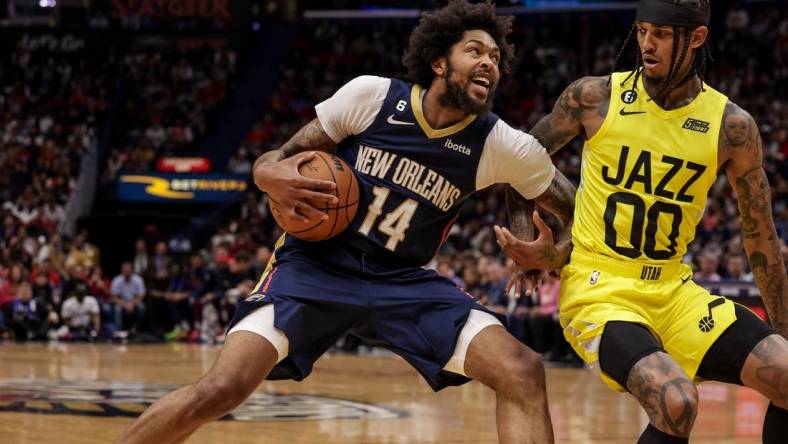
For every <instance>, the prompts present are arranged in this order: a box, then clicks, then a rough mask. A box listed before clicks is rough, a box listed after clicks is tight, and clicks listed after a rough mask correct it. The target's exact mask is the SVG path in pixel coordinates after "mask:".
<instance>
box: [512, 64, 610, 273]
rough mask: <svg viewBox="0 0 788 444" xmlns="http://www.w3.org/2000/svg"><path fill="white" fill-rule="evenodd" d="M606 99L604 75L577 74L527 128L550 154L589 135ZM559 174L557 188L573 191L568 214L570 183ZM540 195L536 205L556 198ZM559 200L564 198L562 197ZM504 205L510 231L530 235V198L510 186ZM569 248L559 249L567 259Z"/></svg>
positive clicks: (524, 236) (599, 122) (522, 236)
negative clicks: (541, 114)
mask: <svg viewBox="0 0 788 444" xmlns="http://www.w3.org/2000/svg"><path fill="white" fill-rule="evenodd" d="M609 102H610V86H609V85H608V83H607V78H606V77H583V78H580V79H578V80H576V81H575V82H573V83H572V84H571V85H569V86H568V87H567V88H566V89H565V90H564V92H563V93H561V95H560V96H559V97H558V100H556V102H555V105H553V110H552V111H551V112H550V113H549V114H547V115H546V116H544V117H542V118H541V119H540V120H539V122H537V123H536V125H535V126H534V127H533V128H532V129H531V131H530V133H531V135H532V136H534V137H535V138H536V140H538V141H539V143H541V144H542V146H544V147H545V148H546V149H547V151H548V152H549V153H550V154H554V153H555V152H556V151H558V150H559V149H560V148H561V147H563V146H564V145H566V143H567V142H569V141H570V140H572V139H574V138H575V137H576V136H578V135H579V134H585V135H587V136H588V137H592V136H593V134H595V133H596V131H597V130H598V129H599V127H600V126H601V125H602V122H603V121H604V120H605V116H606V115H607V108H608V104H609ZM561 178H562V181H561V182H562V183H561V184H558V185H557V186H558V188H557V189H561V190H562V191H564V192H565V191H567V190H568V189H569V188H568V187H571V190H572V193H573V194H572V199H571V202H572V206H570V207H569V212H568V214H569V215H570V217H571V213H572V208H573V206H574V187H573V186H572V185H571V184H570V183H569V181H568V180H566V178H565V177H564V176H563V175H561ZM554 185H556V184H554ZM567 186H568V187H567ZM544 197H545V199H544V202H539V201H538V200H537V202H536V203H537V204H539V205H540V206H541V205H542V203H545V204H547V205H550V204H551V203H552V204H553V205H555V204H556V201H551V197H552V198H554V197H556V195H555V194H552V195H551V194H545V196H544ZM564 197H565V196H564ZM563 201H567V200H566V199H563ZM558 202H560V201H558ZM506 205H507V210H508V213H509V226H510V227H511V231H512V233H513V234H514V235H515V236H516V237H517V238H519V239H526V240H530V239H532V238H533V235H534V226H533V222H532V219H531V215H532V213H533V210H534V204H533V202H530V201H528V200H526V199H525V198H523V197H522V196H520V194H518V193H517V192H516V191H514V190H512V189H511V187H510V188H509V189H508V190H507V193H506ZM559 206H560V204H559ZM546 208H547V207H546ZM548 209H549V208H548ZM551 212H553V211H551ZM553 213H554V212H553ZM554 214H555V213H554ZM562 222H563V223H564V225H565V229H564V231H563V235H565V236H569V235H571V230H570V229H569V227H568V225H569V224H568V223H567V220H562ZM562 238H563V236H562ZM559 243H560V242H559ZM567 244H568V241H567ZM569 251H571V249H569V248H564V249H563V250H562V253H563V254H565V255H566V260H569V259H568V258H569V256H568V253H569ZM559 268H560V267H559Z"/></svg>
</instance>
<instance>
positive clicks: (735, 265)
mask: <svg viewBox="0 0 788 444" xmlns="http://www.w3.org/2000/svg"><path fill="white" fill-rule="evenodd" d="M744 264H745V263H744V256H742V255H741V254H731V255H729V256H728V263H727V267H726V268H727V270H726V273H725V278H726V279H728V280H732V281H746V282H752V273H745V271H744Z"/></svg>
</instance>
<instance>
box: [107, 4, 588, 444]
mask: <svg viewBox="0 0 788 444" xmlns="http://www.w3.org/2000/svg"><path fill="white" fill-rule="evenodd" d="M510 31H511V17H496V16H495V9H494V6H493V5H491V4H477V5H470V4H466V3H465V2H464V1H452V2H451V3H450V4H449V6H447V7H446V8H444V9H441V10H439V11H437V12H435V13H433V14H430V15H427V16H425V17H424V18H423V19H422V21H421V23H420V24H419V26H418V27H417V28H416V29H415V30H414V31H413V34H412V35H411V38H410V44H409V47H408V49H407V51H406V53H405V56H404V59H403V62H404V64H405V66H406V67H407V68H408V71H409V74H410V77H411V79H412V80H413V81H414V83H413V84H409V83H405V82H403V81H400V80H396V79H388V78H381V77H372V76H362V77H358V78H356V79H354V80H352V81H350V82H349V83H348V84H346V85H345V86H343V87H342V88H340V89H339V90H338V91H337V92H336V93H335V94H334V95H333V96H332V97H331V98H329V99H328V100H326V101H324V102H322V103H320V104H319V105H317V107H316V112H317V118H316V119H314V120H313V121H312V122H310V123H309V124H307V125H306V126H305V127H303V128H302V129H301V130H299V131H298V132H297V133H296V135H295V136H293V138H292V139H290V140H289V141H288V142H287V143H286V144H285V145H284V146H282V147H281V148H280V149H279V150H276V151H272V152H269V153H266V154H265V155H263V156H262V157H261V158H260V159H258V160H257V162H256V163H255V167H254V178H255V183H256V184H257V185H258V186H259V187H260V188H261V189H262V190H263V191H265V192H267V193H269V195H270V196H271V198H274V199H276V200H277V201H278V202H280V203H282V205H283V206H285V207H286V208H287V211H289V214H290V216H291V217H293V218H304V219H310V220H317V219H318V218H322V217H325V214H323V213H322V212H320V211H319V210H318V209H316V208H314V207H312V206H310V204H308V203H307V201H306V199H307V198H309V199H311V200H313V201H318V202H325V203H328V204H335V203H336V202H335V200H334V199H335V198H334V196H333V195H332V194H330V193H331V191H332V190H333V186H334V184H333V183H332V182H328V183H326V182H322V181H316V180H309V179H306V178H304V177H302V176H300V175H299V174H298V172H297V169H298V165H300V164H301V163H303V162H306V161H308V160H309V159H311V158H312V157H313V156H314V154H310V152H309V151H311V150H323V151H332V152H335V153H336V154H337V155H338V156H339V157H341V158H343V159H344V160H345V161H347V162H348V164H350V165H352V166H353V167H354V169H355V171H356V175H357V177H358V180H359V185H360V188H361V202H360V206H359V211H358V214H357V215H356V217H355V219H354V221H353V222H352V223H351V225H350V226H349V227H348V228H347V230H345V231H344V232H343V233H342V234H341V235H340V236H338V237H337V238H334V239H331V240H328V241H321V242H305V241H301V240H298V239H295V238H293V237H291V236H285V237H283V239H282V240H280V242H279V243H278V245H277V247H276V251H275V254H274V257H273V259H272V261H271V263H270V264H269V267H268V269H267V270H266V271H265V272H264V273H263V276H262V277H261V279H260V282H259V283H258V285H257V287H256V288H255V290H254V291H253V293H252V295H251V296H250V297H249V298H247V299H246V300H245V301H244V302H242V303H240V304H239V307H238V310H237V313H236V315H235V318H234V319H233V321H232V322H231V325H230V329H229V332H228V334H227V340H226V342H225V344H224V348H223V350H222V352H221V354H220V355H219V357H218V358H217V359H216V362H215V363H214V365H213V367H212V368H211V369H210V370H209V371H208V373H207V374H206V375H205V376H204V377H203V378H202V379H200V380H199V381H198V382H196V383H194V384H191V385H188V386H186V387H183V388H181V389H179V390H177V391H175V392H173V393H171V394H169V395H167V396H165V397H164V398H162V399H161V400H159V401H158V402H156V403H155V404H154V405H152V406H151V407H150V408H149V409H148V410H147V411H146V412H145V413H144V414H143V415H142V416H141V417H140V418H139V419H138V420H137V421H136V422H135V423H134V424H133V425H132V426H131V428H130V429H128V430H127V431H126V432H125V433H124V434H123V436H122V437H121V441H122V442H128V443H131V442H135V443H136V442H155V443H157V444H163V443H170V442H180V441H182V440H184V439H185V438H186V437H188V436H189V435H190V434H191V433H192V432H194V431H195V430H196V429H197V428H198V427H199V426H200V425H202V424H204V423H205V422H207V421H210V420H213V419H216V418H219V417H221V416H223V415H225V414H226V413H228V412H229V411H231V410H232V409H233V408H235V407H236V406H238V405H239V404H240V403H241V402H243V401H244V400H245V399H246V398H247V397H248V396H249V395H250V394H251V393H252V392H253V391H254V390H255V389H256V388H257V386H258V385H259V384H260V383H261V382H262V381H263V379H265V378H266V377H267V378H268V379H296V380H301V379H303V378H305V377H307V376H308V375H309V373H310V372H311V370H312V365H313V363H314V362H315V361H316V360H317V359H318V358H319V357H320V356H321V355H322V354H323V353H324V352H325V351H326V350H327V349H328V348H329V347H331V345H332V344H334V342H335V341H336V340H337V339H338V338H340V337H342V336H343V335H345V334H346V333H347V332H348V331H351V330H353V329H355V328H357V327H360V326H363V328H364V331H365V332H366V333H367V337H366V339H368V340H370V341H371V342H373V343H374V344H377V345H380V346H383V347H386V348H388V349H390V350H392V351H393V352H395V353H397V354H398V355H400V356H402V357H403V358H404V359H405V360H407V361H408V362H409V363H410V364H411V365H412V366H413V367H414V368H416V369H417V370H418V371H419V373H421V375H422V376H423V377H424V379H425V380H426V381H427V383H428V384H429V385H430V386H431V387H432V388H433V389H434V390H436V391H437V390H440V389H442V388H444V387H446V386H450V385H459V384H463V383H465V382H467V381H468V380H469V379H476V380H478V381H480V382H481V383H483V384H485V385H487V386H488V387H490V388H492V389H493V390H494V391H495V393H496V397H497V408H496V413H497V428H498V435H499V439H500V442H505V443H539V444H543V443H550V442H553V432H552V427H551V423H550V418H549V413H548V410H547V398H546V393H545V376H544V368H543V366H542V363H541V361H540V358H539V356H538V355H537V354H536V353H534V352H532V351H531V350H529V349H528V348H526V347H525V346H524V345H522V344H521V343H519V342H518V341H517V340H516V339H514V338H513V337H512V336H511V335H510V334H509V333H508V332H507V331H506V330H505V329H504V328H503V325H502V322H501V320H499V318H498V316H497V315H495V314H493V313H491V312H489V311H487V310H486V309H485V308H484V307H483V306H481V305H480V304H479V303H477V302H476V301H475V300H474V299H472V298H471V297H470V296H469V295H468V294H466V293H465V292H463V291H461V290H460V289H458V288H457V287H456V286H455V285H454V284H452V283H451V282H450V281H448V280H447V279H444V278H442V277H440V276H439V275H437V273H435V272H434V271H431V270H425V269H423V268H421V266H422V265H424V264H425V263H427V262H428V261H429V260H430V259H431V258H432V256H433V255H434V254H435V252H436V250H437V249H438V248H439V247H440V245H441V244H442V243H443V241H444V240H445V236H446V233H447V232H448V228H449V227H450V226H451V224H452V223H453V222H454V220H455V218H456V216H457V214H458V211H459V209H460V207H461V205H462V204H463V202H464V201H465V200H466V199H468V197H470V196H471V195H472V194H473V193H474V192H475V191H477V190H479V189H482V188H485V187H487V186H489V185H492V184H494V183H508V184H510V185H511V186H512V187H514V188H515V189H516V190H517V191H518V192H519V193H521V194H522V195H523V197H524V198H527V199H534V200H535V201H536V202H537V203H538V204H540V205H541V206H543V207H545V208H547V209H548V210H549V211H551V212H553V213H555V214H556V215H557V216H558V217H559V219H561V220H562V221H563V223H564V224H565V225H566V226H568V225H569V224H571V219H570V217H571V208H572V206H573V196H574V189H573V187H572V186H571V184H570V183H569V182H568V181H567V180H566V179H565V178H564V177H563V176H561V175H560V174H559V173H556V171H555V169H554V167H553V164H552V163H551V161H550V157H549V155H548V154H547V151H546V150H545V148H544V147H542V146H541V145H540V144H539V143H538V142H537V141H536V140H535V139H534V138H533V137H531V136H530V135H528V134H525V133H523V132H521V131H517V130H515V129H513V128H511V127H510V126H509V125H507V124H506V123H505V122H503V121H502V120H500V119H499V118H498V116H496V115H495V114H493V113H491V112H490V111H489V110H490V107H491V104H492V98H493V94H494V91H495V87H496V85H497V84H498V79H499V75H500V71H503V72H504V73H505V72H506V71H507V69H508V65H509V61H510V59H511V57H512V53H513V49H512V47H511V46H510V45H509V44H508V43H507V42H506V39H505V38H506V36H507V35H508V34H509V33H510ZM545 245H547V246H548V247H550V248H552V249H553V253H554V255H555V256H556V257H559V256H562V255H566V254H568V230H567V239H565V240H563V241H559V242H558V245H557V246H556V245H555V244H553V242H552V240H551V241H550V242H545ZM537 247H538V245H534V248H537ZM558 260H560V259H558Z"/></svg>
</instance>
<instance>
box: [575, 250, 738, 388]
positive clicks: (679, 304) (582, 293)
mask: <svg viewBox="0 0 788 444" xmlns="http://www.w3.org/2000/svg"><path fill="white" fill-rule="evenodd" d="M691 278H692V270H691V269H690V268H689V266H687V265H685V264H682V263H678V262H677V263H672V264H667V265H665V266H654V265H645V264H638V263H631V262H625V261H620V260H616V259H612V258H609V257H604V256H596V255H593V254H589V253H585V252H581V251H578V250H577V249H576V250H575V251H573V252H572V258H571V260H570V262H569V264H568V265H567V266H565V267H564V269H563V270H562V271H561V300H560V301H561V302H560V321H561V327H562V328H563V331H564V337H566V339H567V341H568V342H569V343H570V344H571V345H572V348H574V350H575V351H576V352H577V354H578V355H580V357H581V358H582V359H583V361H585V362H586V363H587V364H588V365H589V366H590V367H591V368H592V369H596V370H599V344H600V341H601V339H602V331H603V330H604V328H605V324H606V323H607V322H609V321H627V322H634V323H638V324H641V325H643V326H645V327H646V328H648V329H649V330H650V331H651V333H652V334H653V335H654V337H655V338H656V339H657V341H658V342H659V343H660V345H661V346H662V348H664V349H665V351H666V352H667V353H668V354H669V355H670V356H671V357H672V358H673V359H674V360H675V361H676V362H677V363H678V364H679V365H680V366H681V368H683V369H684V371H685V372H686V373H687V376H689V378H690V379H692V380H695V379H696V373H697V371H698V367H699V366H700V363H701V361H702V360H703V357H704V356H705V355H706V352H707V351H708V350H709V348H710V347H711V346H712V344H714V341H716V340H717V338H719V336H720V335H721V334H722V332H724V331H725V329H727V328H728V327H729V326H730V325H731V324H732V323H733V322H734V321H735V320H736V314H735V311H734V304H733V302H731V301H730V300H728V299H726V298H723V297H721V296H715V295H712V294H710V293H709V292H708V291H706V290H705V289H704V288H703V287H700V286H698V285H696V284H695V283H694V282H692V279H691ZM599 371H600V375H601V377H602V380H603V381H604V382H605V383H606V384H607V385H609V386H610V387H612V388H613V389H615V390H617V391H620V392H625V391H626V389H625V388H624V387H621V386H620V385H619V384H618V383H617V382H615V381H614V380H613V379H611V378H610V377H608V376H607V375H605V373H604V372H602V371H601V370H599Z"/></svg>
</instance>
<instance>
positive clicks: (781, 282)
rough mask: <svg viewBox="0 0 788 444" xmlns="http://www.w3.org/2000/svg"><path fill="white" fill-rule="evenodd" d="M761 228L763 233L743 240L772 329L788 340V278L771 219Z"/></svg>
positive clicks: (756, 233)
mask: <svg viewBox="0 0 788 444" xmlns="http://www.w3.org/2000/svg"><path fill="white" fill-rule="evenodd" d="M761 226H763V227H764V229H763V230H760V231H758V232H755V233H752V234H750V235H749V236H747V235H745V236H744V240H743V244H744V250H745V251H746V252H747V257H748V258H749V261H750V268H751V269H752V274H753V276H754V278H755V284H756V285H757V286H758V290H759V291H760V293H761V299H763V304H764V306H765V308H766V312H767V313H768V314H769V319H770V320H771V323H772V327H773V328H774V329H775V330H776V331H777V332H778V333H780V334H781V335H782V336H784V337H787V338H788V277H786V270H785V263H784V262H783V259H782V254H781V252H780V243H779V240H778V239H779V238H778V237H777V232H776V230H775V229H774V224H773V223H772V220H771V217H769V219H768V220H767V221H762V223H761ZM767 227H768V228H767Z"/></svg>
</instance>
